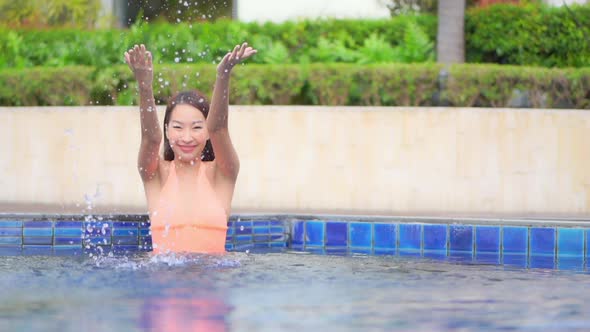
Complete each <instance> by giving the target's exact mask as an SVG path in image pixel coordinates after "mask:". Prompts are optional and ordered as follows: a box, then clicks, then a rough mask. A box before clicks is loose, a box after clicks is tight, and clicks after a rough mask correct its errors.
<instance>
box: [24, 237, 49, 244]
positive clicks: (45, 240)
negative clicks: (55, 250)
mask: <svg viewBox="0 0 590 332" xmlns="http://www.w3.org/2000/svg"><path fill="white" fill-rule="evenodd" d="M23 244H32V245H51V244H53V238H52V237H51V236H25V237H24V238H23Z"/></svg>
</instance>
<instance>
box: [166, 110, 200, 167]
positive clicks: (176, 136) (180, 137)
mask: <svg viewBox="0 0 590 332" xmlns="http://www.w3.org/2000/svg"><path fill="white" fill-rule="evenodd" d="M166 135H167V136H168V141H170V146H171V147H172V151H174V156H175V158H176V159H178V160H181V161H185V162H191V161H196V160H201V153H202V152H203V149H204V148H205V144H206V143H207V140H208V139H209V133H208V132H207V126H206V122H205V116H204V115H203V113H202V112H201V111H199V110H198V109H197V108H195V107H193V106H191V105H187V104H180V105H176V107H174V109H173V110H172V114H170V122H169V123H168V126H167V129H166Z"/></svg>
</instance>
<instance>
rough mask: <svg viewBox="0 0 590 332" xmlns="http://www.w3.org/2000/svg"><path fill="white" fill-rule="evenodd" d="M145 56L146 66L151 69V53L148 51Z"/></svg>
mask: <svg viewBox="0 0 590 332" xmlns="http://www.w3.org/2000/svg"><path fill="white" fill-rule="evenodd" d="M145 54H146V55H147V65H148V67H149V68H152V66H153V63H152V53H150V52H149V51H148V52H146V53H145Z"/></svg>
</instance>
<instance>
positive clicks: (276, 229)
mask: <svg viewBox="0 0 590 332" xmlns="http://www.w3.org/2000/svg"><path fill="white" fill-rule="evenodd" d="M270 232H271V234H278V233H285V228H284V227H278V226H273V227H271V228H270Z"/></svg>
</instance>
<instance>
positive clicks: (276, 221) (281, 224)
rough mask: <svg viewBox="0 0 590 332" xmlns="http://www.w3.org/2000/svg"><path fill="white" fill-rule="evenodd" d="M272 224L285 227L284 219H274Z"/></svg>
mask: <svg viewBox="0 0 590 332" xmlns="http://www.w3.org/2000/svg"><path fill="white" fill-rule="evenodd" d="M270 226H271V227H272V226H282V227H284V226H285V222H284V221H280V220H272V221H271V222H270Z"/></svg>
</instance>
